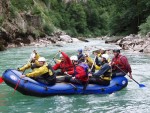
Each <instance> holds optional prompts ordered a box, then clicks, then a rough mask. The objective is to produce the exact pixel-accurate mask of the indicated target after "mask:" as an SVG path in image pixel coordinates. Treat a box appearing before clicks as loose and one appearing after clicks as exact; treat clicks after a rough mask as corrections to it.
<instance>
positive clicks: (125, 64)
mask: <svg viewBox="0 0 150 113" xmlns="http://www.w3.org/2000/svg"><path fill="white" fill-rule="evenodd" d="M120 62H121V63H122V64H123V65H124V66H125V68H126V70H127V71H128V72H129V73H130V74H131V73H132V70H131V66H130V64H129V62H128V59H127V58H126V57H125V56H123V57H121V59H120Z"/></svg>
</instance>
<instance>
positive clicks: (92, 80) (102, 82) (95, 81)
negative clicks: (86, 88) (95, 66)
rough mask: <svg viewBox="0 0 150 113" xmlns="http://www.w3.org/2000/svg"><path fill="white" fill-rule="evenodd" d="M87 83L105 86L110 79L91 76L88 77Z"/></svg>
mask: <svg viewBox="0 0 150 113" xmlns="http://www.w3.org/2000/svg"><path fill="white" fill-rule="evenodd" d="M89 83H90V84H98V85H104V86H107V85H109V84H110V81H109V80H103V79H100V78H94V77H92V78H90V79H89Z"/></svg>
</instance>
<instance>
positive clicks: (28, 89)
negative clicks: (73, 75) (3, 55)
mask: <svg viewBox="0 0 150 113" xmlns="http://www.w3.org/2000/svg"><path fill="white" fill-rule="evenodd" d="M20 75H22V73H21V72H19V71H17V70H14V69H8V70H6V71H5V72H4V73H3V76H2V77H3V79H4V81H5V83H6V84H7V85H9V86H11V87H12V88H15V87H16V85H18V86H17V89H16V90H17V91H19V92H20V93H22V94H24V95H30V96H39V97H43V96H50V95H70V94H111V93H114V92H116V91H119V90H121V89H123V88H124V87H126V86H127V84H128V80H127V79H126V78H125V77H116V78H113V79H112V80H111V83H110V85H109V86H100V85H96V84H88V86H87V88H86V90H83V86H82V85H75V84H71V83H56V84H55V85H53V86H47V85H45V84H42V83H39V82H37V81H35V80H33V79H31V78H28V77H25V78H22V79H21V78H20Z"/></svg>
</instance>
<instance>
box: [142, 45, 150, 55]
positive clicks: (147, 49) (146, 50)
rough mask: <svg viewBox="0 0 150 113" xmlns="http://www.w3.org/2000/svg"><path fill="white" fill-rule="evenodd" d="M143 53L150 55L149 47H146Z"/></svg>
mask: <svg viewBox="0 0 150 113" xmlns="http://www.w3.org/2000/svg"><path fill="white" fill-rule="evenodd" d="M143 52H144V53H150V45H148V46H146V47H145V48H144V50H143Z"/></svg>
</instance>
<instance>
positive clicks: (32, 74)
mask: <svg viewBox="0 0 150 113" xmlns="http://www.w3.org/2000/svg"><path fill="white" fill-rule="evenodd" d="M47 72H48V68H47V66H45V65H44V66H42V67H40V68H38V69H35V70H34V71H32V72H30V73H27V74H26V76H27V77H37V76H40V75H43V74H45V73H47Z"/></svg>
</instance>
